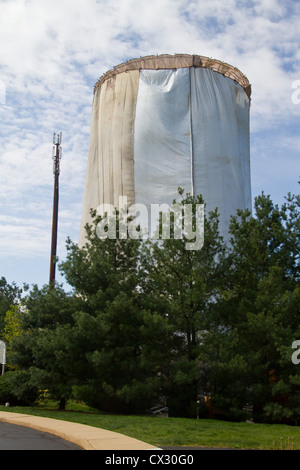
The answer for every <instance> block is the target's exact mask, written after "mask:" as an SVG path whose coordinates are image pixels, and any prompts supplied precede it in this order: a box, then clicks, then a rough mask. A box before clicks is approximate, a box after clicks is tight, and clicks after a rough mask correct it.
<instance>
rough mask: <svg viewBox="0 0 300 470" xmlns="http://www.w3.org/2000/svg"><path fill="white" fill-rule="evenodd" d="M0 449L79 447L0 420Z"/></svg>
mask: <svg viewBox="0 0 300 470" xmlns="http://www.w3.org/2000/svg"><path fill="white" fill-rule="evenodd" d="M0 450H80V447H78V446H77V445H76V444H73V443H72V442H68V441H65V440H63V439H61V438H60V437H57V436H54V435H53V434H49V433H45V432H41V431H38V430H36V429H31V428H27V427H24V426H18V425H16V424H10V423H2V422H0Z"/></svg>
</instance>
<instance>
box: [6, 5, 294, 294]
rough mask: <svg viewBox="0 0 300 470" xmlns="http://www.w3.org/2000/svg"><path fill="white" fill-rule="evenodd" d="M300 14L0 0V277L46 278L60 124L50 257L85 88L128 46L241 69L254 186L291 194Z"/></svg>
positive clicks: (285, 8) (72, 188) (72, 202)
mask: <svg viewBox="0 0 300 470" xmlns="http://www.w3.org/2000/svg"><path fill="white" fill-rule="evenodd" d="M299 25H300V2H299V1H298V0H293V1H291V0H285V1H284V2H283V1H279V0H261V1H256V0H252V1H245V0H227V1H226V2H224V1H223V0H210V1H208V0H190V1H189V0H151V1H149V0H81V1H79V0H72V1H71V0H51V1H50V0H0V44H1V47H0V142H1V149H0V276H4V277H6V279H7V281H8V282H13V281H15V282H16V283H17V284H18V285H20V286H22V284H23V282H26V283H28V284H34V283H37V284H38V285H39V286H40V287H41V286H42V285H44V284H46V283H47V282H48V279H49V256H50V244H51V223H52V198H53V174H52V158H51V157H52V135H53V132H58V131H62V133H63V145H62V147H63V158H62V161H61V175H60V201H59V236H58V253H57V254H58V256H59V259H60V260H63V259H65V256H66V250H65V241H66V238H67V237H70V238H71V239H72V240H73V241H75V242H77V240H78V235H79V225H80V218H81V204H82V197H83V186H84V179H85V170H86V164H87V156H88V146H89V130H90V119H91V106H92V98H93V87H94V84H95V83H96V81H97V80H98V78H99V77H100V76H101V75H102V74H103V73H105V72H106V71H107V70H109V69H111V68H112V67H114V66H116V65H118V64H120V63H121V62H123V61H125V60H129V59H132V58H135V57H140V56H144V55H150V54H163V53H168V54H174V53H187V54H199V55H204V56H208V57H212V58H215V59H219V60H223V61H225V62H228V63H230V64H232V65H234V66H235V67H237V68H239V69H240V70H241V71H242V72H243V73H244V74H245V75H246V76H247V77H248V79H249V81H250V83H251V85H252V103H251V112H250V113H251V124H250V132H251V175H252V195H253V197H254V196H256V195H258V194H260V193H261V192H262V191H264V192H265V193H267V194H270V195H271V197H272V199H273V201H274V202H275V203H278V204H282V203H283V202H284V196H285V195H286V194H287V193H288V192H289V191H290V192H292V193H298V192H299V185H298V184H297V181H298V180H299V179H300V178H299V176H300V168H299V153H300V138H299V131H300V103H298V101H300V100H299V99H297V98H300V93H298V94H297V89H295V88H293V84H295V82H296V81H297V80H299V81H300V48H299V42H300V36H299ZM299 85H300V82H299ZM294 86H295V85H294ZM295 98H296V99H295ZM57 280H58V281H63V279H62V278H61V276H60V275H59V274H58V275H57Z"/></svg>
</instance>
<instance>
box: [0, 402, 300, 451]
mask: <svg viewBox="0 0 300 470" xmlns="http://www.w3.org/2000/svg"><path fill="white" fill-rule="evenodd" d="M69 408H70V409H69V410H68V409H67V410H66V411H57V410H55V409H48V408H44V407H31V408H29V407H9V408H7V407H4V406H0V411H7V412H14V413H25V414H33V415H36V416H44V417H48V418H54V419H62V420H65V421H73V422H76V423H81V424H87V425H89V426H96V427H99V428H103V429H108V430H110V431H115V432H120V433H122V434H125V435H127V436H131V437H134V438H136V439H140V440H142V441H145V442H148V443H149V444H153V445H155V446H158V447H159V446H202V447H223V448H224V447H225V448H232V449H233V448H235V449H271V450H273V449H274V443H275V448H276V449H280V448H283V449H285V450H290V449H292V443H293V447H294V449H295V450H300V427H295V426H287V425H281V424H254V423H245V422H240V423H232V422H228V421H219V420H208V419H199V420H196V419H195V420H193V419H186V418H158V417H156V418H154V417H150V416H124V415H112V414H110V415H109V414H102V413H99V412H95V411H87V408H84V407H83V408H81V409H80V410H77V411H76V410H75V409H74V406H72V404H70V405H69Z"/></svg>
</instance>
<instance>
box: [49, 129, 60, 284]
mask: <svg viewBox="0 0 300 470" xmlns="http://www.w3.org/2000/svg"><path fill="white" fill-rule="evenodd" d="M61 142H62V133H61V132H60V133H59V134H56V133H55V132H54V134H53V151H52V160H53V175H54V194H53V215H52V238H51V255H50V276H49V285H50V287H54V283H55V268H56V248H57V227H58V199H59V173H60V160H61V156H62V150H61Z"/></svg>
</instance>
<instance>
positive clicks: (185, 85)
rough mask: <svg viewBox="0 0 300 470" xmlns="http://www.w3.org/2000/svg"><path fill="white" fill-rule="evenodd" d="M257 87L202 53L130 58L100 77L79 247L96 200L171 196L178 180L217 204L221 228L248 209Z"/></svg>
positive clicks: (114, 201) (168, 200) (137, 200)
mask: <svg viewBox="0 0 300 470" xmlns="http://www.w3.org/2000/svg"><path fill="white" fill-rule="evenodd" d="M250 94H251V87H250V85H249V82H248V80H247V78H246V77H245V76H244V75H243V74H242V73H241V72H240V71H239V70H238V69H237V68H235V67H233V66H231V65H229V64H226V63H224V62H221V61H219V60H213V59H210V58H207V57H204V56H199V55H186V54H176V55H159V56H147V57H143V58H140V59H133V60H130V61H128V62H126V63H123V64H121V65H119V66H117V67H115V68H113V69H112V70H110V71H108V72H107V73H105V74H104V75H103V76H102V77H101V78H100V79H99V80H98V82H97V83H96V85H95V89H94V98H93V105H92V117H91V131H90V146H89V155H88V163H87V172H86V180H85V188H84V197H83V207H82V221H81V230H80V237H79V246H81V245H82V244H84V241H85V240H84V239H85V230H84V225H85V224H86V223H87V222H90V221H91V219H90V209H91V208H93V209H96V208H97V207H98V206H99V205H101V204H104V203H107V204H112V205H113V206H115V207H118V204H119V196H126V197H127V200H128V205H131V204H133V203H141V204H145V205H146V206H149V205H150V204H155V203H158V204H163V203H167V204H171V203H172V201H173V199H174V198H177V197H178V192H177V190H178V187H181V188H183V189H184V190H185V193H191V194H193V195H198V194H202V195H203V197H204V200H205V203H206V205H207V211H209V210H213V209H215V208H216V207H218V209H219V212H220V232H221V234H222V235H223V236H224V237H225V239H226V237H227V229H228V223H229V220H230V216H231V215H232V214H235V213H236V210H237V209H245V208H249V209H251V184H250V150H249V108H250Z"/></svg>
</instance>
